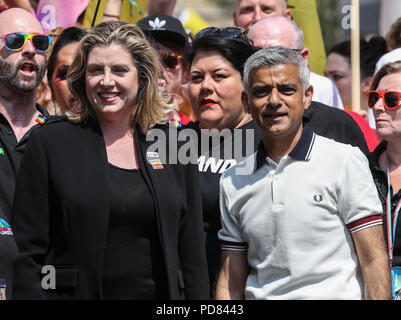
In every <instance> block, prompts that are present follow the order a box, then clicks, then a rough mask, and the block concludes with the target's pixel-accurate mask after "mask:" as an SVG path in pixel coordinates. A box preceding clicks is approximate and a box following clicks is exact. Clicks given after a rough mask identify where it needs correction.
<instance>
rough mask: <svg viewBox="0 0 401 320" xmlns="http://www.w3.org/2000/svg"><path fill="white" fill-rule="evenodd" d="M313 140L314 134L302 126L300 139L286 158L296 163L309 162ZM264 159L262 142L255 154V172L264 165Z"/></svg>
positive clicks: (264, 153) (306, 126)
mask: <svg viewBox="0 0 401 320" xmlns="http://www.w3.org/2000/svg"><path fill="white" fill-rule="evenodd" d="M315 138H316V134H315V133H314V132H313V131H312V129H311V128H310V127H309V126H308V125H304V127H303V130H302V135H301V138H300V139H299V141H298V143H297V145H296V146H295V147H294V149H292V151H291V152H290V153H289V154H288V156H289V157H291V158H292V159H294V160H298V161H307V160H309V159H310V155H311V152H312V148H313V143H314V141H315ZM266 157H267V155H266V151H265V147H264V145H263V141H260V143H259V147H258V150H257V152H256V163H255V171H256V170H258V169H259V168H260V167H262V166H263V165H264V164H265V163H266Z"/></svg>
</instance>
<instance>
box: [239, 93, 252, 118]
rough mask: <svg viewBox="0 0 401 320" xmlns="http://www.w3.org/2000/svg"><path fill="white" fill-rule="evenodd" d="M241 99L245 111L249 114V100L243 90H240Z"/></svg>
mask: <svg viewBox="0 0 401 320" xmlns="http://www.w3.org/2000/svg"><path fill="white" fill-rule="evenodd" d="M241 101H242V104H243V106H244V110H245V112H246V113H249V114H251V108H250V107H249V102H248V95H247V93H246V92H245V91H242V93H241Z"/></svg>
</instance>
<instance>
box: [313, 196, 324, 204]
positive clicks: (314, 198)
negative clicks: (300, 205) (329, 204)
mask: <svg viewBox="0 0 401 320" xmlns="http://www.w3.org/2000/svg"><path fill="white" fill-rule="evenodd" d="M313 200H315V202H318V203H319V202H322V200H323V196H322V195H321V194H315V195H314V196H313Z"/></svg>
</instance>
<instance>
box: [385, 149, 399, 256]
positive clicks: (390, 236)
mask: <svg viewBox="0 0 401 320" xmlns="http://www.w3.org/2000/svg"><path fill="white" fill-rule="evenodd" d="M391 208H392V206H391V183H390V162H389V157H388V153H387V202H386V209H387V213H386V215H387V217H386V218H387V242H388V256H389V258H390V263H392V261H393V250H394V242H395V229H396V227H397V220H398V214H399V212H400V209H401V199H400V201H399V202H398V204H397V207H396V208H395V210H394V219H393V217H392V212H391Z"/></svg>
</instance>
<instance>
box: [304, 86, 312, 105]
mask: <svg viewBox="0 0 401 320" xmlns="http://www.w3.org/2000/svg"><path fill="white" fill-rule="evenodd" d="M312 98H313V86H312V85H311V84H310V85H309V86H308V87H307V88H306V90H305V96H304V99H305V102H304V109H305V110H307V109H309V106H310V104H311V103H312Z"/></svg>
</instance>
